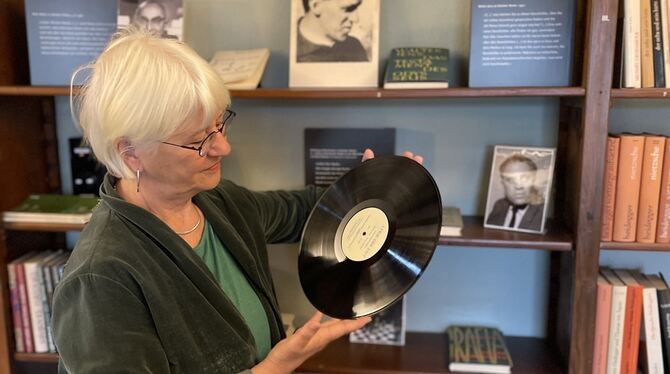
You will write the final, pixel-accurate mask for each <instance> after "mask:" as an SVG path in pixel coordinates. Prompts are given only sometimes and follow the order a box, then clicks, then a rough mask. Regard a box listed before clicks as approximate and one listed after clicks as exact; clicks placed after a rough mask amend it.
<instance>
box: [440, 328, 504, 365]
mask: <svg viewBox="0 0 670 374" xmlns="http://www.w3.org/2000/svg"><path fill="white" fill-rule="evenodd" d="M447 334H448V335H449V371H460V372H468V373H511V370H512V356H511V355H510V354H509V350H508V349H507V346H506V345H505V339H504V338H503V334H502V333H501V332H500V330H498V329H496V328H493V327H482V326H449V328H447Z"/></svg>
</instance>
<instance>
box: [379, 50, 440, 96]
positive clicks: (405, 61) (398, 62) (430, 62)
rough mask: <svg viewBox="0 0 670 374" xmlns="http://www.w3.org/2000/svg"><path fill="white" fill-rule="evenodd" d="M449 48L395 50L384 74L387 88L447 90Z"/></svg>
mask: <svg viewBox="0 0 670 374" xmlns="http://www.w3.org/2000/svg"><path fill="white" fill-rule="evenodd" d="M448 65H449V50H448V49H447V48H425V47H401V48H393V50H391V55H390V56H389V59H388V62H387V63H386V72H385V73H384V88H389V89H403V88H448V87H449V80H448V77H447V72H448V70H449V66H448Z"/></svg>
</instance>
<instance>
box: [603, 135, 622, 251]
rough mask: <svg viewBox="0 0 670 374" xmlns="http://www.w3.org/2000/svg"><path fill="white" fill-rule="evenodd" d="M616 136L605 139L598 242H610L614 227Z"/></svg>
mask: <svg viewBox="0 0 670 374" xmlns="http://www.w3.org/2000/svg"><path fill="white" fill-rule="evenodd" d="M620 141H621V140H620V139H619V138H618V137H616V136H608V137H607V148H606V151H605V152H606V153H605V177H604V178H603V207H602V208H603V209H602V218H601V219H602V222H601V225H602V228H601V230H600V240H602V241H606V242H609V241H612V229H613V225H614V199H615V197H616V177H617V169H618V166H619V142H620Z"/></svg>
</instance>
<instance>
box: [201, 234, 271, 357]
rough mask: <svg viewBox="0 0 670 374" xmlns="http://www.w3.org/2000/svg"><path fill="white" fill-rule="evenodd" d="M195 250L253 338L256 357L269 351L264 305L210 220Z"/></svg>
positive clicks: (268, 328) (262, 355) (265, 354)
mask: <svg viewBox="0 0 670 374" xmlns="http://www.w3.org/2000/svg"><path fill="white" fill-rule="evenodd" d="M194 249H195V253H197V254H198V256H200V258H202V260H203V261H205V264H207V267H208V268H209V270H210V271H211V272H212V273H213V274H214V277H215V278H216V279H217V280H218V281H219V284H220V285H221V288H222V289H223V291H224V292H225V293H226V295H228V297H229V298H230V301H232V303H233V304H234V305H235V307H237V310H238V311H239V312H240V314H241V315H242V317H243V318H244V320H245V321H246V323H247V326H249V329H251V333H252V334H253V336H254V340H256V351H257V352H258V357H257V358H258V360H262V359H264V358H265V356H267V355H268V352H270V345H271V343H270V326H269V324H268V320H267V316H266V315H265V310H264V309H263V305H261V302H260V300H259V299H258V295H257V294H256V292H255V291H254V289H253V288H252V287H251V284H249V280H247V277H246V276H245V275H244V273H243V272H242V270H241V269H240V267H239V265H238V264H237V261H235V258H233V256H231V255H230V253H229V252H228V250H227V249H226V248H225V247H224V245H223V243H222V242H221V240H220V239H219V237H218V236H216V234H215V233H214V230H213V229H212V226H211V225H210V224H209V222H206V223H205V232H204V233H203V234H202V238H201V239H200V243H198V245H197V246H196V247H195V248H194Z"/></svg>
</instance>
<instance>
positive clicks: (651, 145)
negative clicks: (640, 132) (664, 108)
mask: <svg viewBox="0 0 670 374" xmlns="http://www.w3.org/2000/svg"><path fill="white" fill-rule="evenodd" d="M664 152H665V137H664V136H653V135H646V136H645V137H644V155H643V156H642V177H641V178H642V179H641V182H640V202H639V204H638V205H639V207H638V212H639V213H638V218H637V230H636V231H637V232H636V238H637V241H638V242H640V243H654V242H655V241H656V228H657V225H658V203H659V200H660V194H661V177H662V174H663V173H662V171H663V170H662V169H663V158H664Z"/></svg>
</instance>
